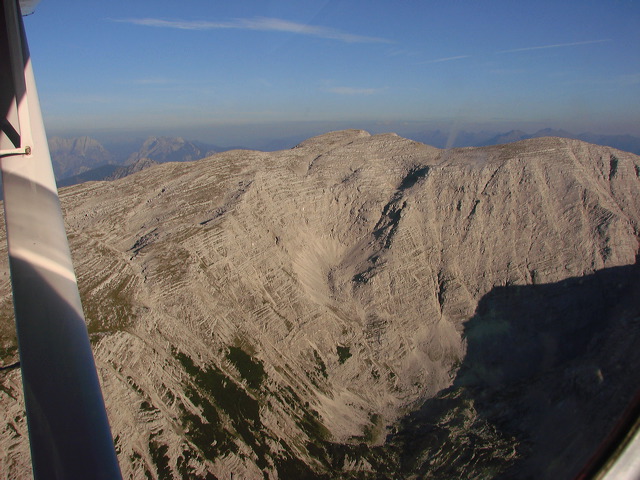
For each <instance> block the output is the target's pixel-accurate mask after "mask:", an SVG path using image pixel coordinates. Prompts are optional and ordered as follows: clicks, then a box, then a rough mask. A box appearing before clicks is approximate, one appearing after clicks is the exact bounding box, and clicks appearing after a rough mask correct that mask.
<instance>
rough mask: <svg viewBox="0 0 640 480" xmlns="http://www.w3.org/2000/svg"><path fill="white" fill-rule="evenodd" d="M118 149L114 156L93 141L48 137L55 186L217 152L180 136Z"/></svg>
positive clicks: (184, 160)
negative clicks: (56, 181) (55, 181)
mask: <svg viewBox="0 0 640 480" xmlns="http://www.w3.org/2000/svg"><path fill="white" fill-rule="evenodd" d="M118 147H119V148H115V151H116V152H117V153H114V152H112V151H109V150H107V149H106V148H105V147H104V146H103V145H102V144H101V143H99V142H98V141H97V140H95V139H93V138H89V137H78V138H60V137H51V138H50V139H49V150H50V152H51V161H52V163H53V170H54V173H55V175H56V179H57V180H58V186H59V187H66V186H70V185H76V184H78V183H82V182H87V181H93V180H115V179H116V178H122V177H123V176H126V175H129V174H131V173H133V172H134V171H138V170H141V169H142V168H146V167H148V166H150V165H152V164H155V163H166V162H188V161H193V160H198V159H200V158H204V157H206V156H209V155H212V154H214V153H215V152H217V151H220V150H221V149H220V148H219V147H215V146H213V145H206V144H204V143H200V142H190V141H187V140H185V139H183V138H181V137H149V138H147V139H146V140H144V141H140V142H139V143H137V142H133V143H125V144H118ZM112 148H113V147H112ZM133 165H135V167H133V168H132V166H133Z"/></svg>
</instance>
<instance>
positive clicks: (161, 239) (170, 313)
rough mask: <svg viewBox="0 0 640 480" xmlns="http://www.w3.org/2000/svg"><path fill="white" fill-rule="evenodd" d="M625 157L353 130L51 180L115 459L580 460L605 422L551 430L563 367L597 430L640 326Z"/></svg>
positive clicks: (188, 464) (9, 378)
mask: <svg viewBox="0 0 640 480" xmlns="http://www.w3.org/2000/svg"><path fill="white" fill-rule="evenodd" d="M639 177H640V158H639V157H637V156H635V155H632V154H628V153H624V152H621V151H617V150H614V149H611V148H607V147H599V146H595V145H591V144H587V143H583V142H580V141H577V140H569V139H560V138H538V139H531V140H526V141H522V142H518V143H514V144H509V145H499V146H493V147H484V148H464V149H452V150H439V149H436V148H433V147H429V146H426V145H424V144H420V143H417V142H413V141H410V140H407V139H404V138H401V137H398V136H396V135H394V134H384V135H375V136H371V135H369V134H368V133H367V132H364V131H355V130H349V131H342V132H333V133H330V134H326V135H322V136H319V137H315V138H312V139H309V140H307V141H305V142H303V143H301V144H300V145H298V146H297V147H296V148H293V149H291V150H286V151H279V152H272V153H265V152H258V151H246V150H236V151H229V152H224V153H221V154H217V155H214V156H212V157H210V158H207V159H204V160H200V161H198V162H194V163H168V164H163V165H158V166H154V167H152V168H147V169H144V170H142V171H140V172H138V173H136V174H133V175H130V176H127V177H125V178H122V179H120V180H116V181H113V182H98V183H91V184H84V185H77V186H75V187H71V188H68V189H64V190H62V191H61V200H62V204H63V208H64V210H65V216H66V222H67V228H68V234H69V239H70V243H71V248H72V252H73V257H74V263H75V266H76V271H77V275H78V281H79V285H80V290H81V296H82V299H83V305H84V309H85V314H86V318H87V323H88V328H89V331H90V334H91V338H92V342H93V346H94V352H95V357H96V362H97V365H98V370H99V374H100V376H101V379H102V384H103V390H104V394H105V398H106V402H107V408H108V413H109V417H110V421H111V425H112V429H113V433H114V436H115V442H116V449H117V451H118V455H119V458H120V462H121V465H122V469H123V473H124V475H125V477H126V478H145V475H147V476H150V477H152V478H168V477H171V476H175V477H185V478H198V477H200V478H206V477H207V475H210V477H208V478H211V475H215V477H216V478H229V477H230V476H231V474H234V475H235V476H236V477H238V478H241V477H242V478H261V477H264V478H314V477H315V478H351V477H353V478H356V477H357V478H379V477H396V478H404V477H406V478H412V477H411V476H412V475H422V478H448V477H447V475H449V476H451V475H454V476H456V475H457V476H463V477H464V476H469V477H471V476H474V475H475V476H476V477H482V478H486V477H492V476H498V475H501V474H505V475H507V474H508V473H509V471H510V470H509V469H510V468H514V467H515V466H519V467H520V468H521V469H522V470H521V472H524V473H523V475H524V474H529V473H531V472H534V473H535V475H534V476H535V478H545V475H547V474H548V475H547V476H546V478H562V476H563V475H564V476H567V475H571V474H573V473H575V468H576V465H579V464H580V463H581V462H583V461H584V459H585V456H588V454H589V453H590V452H589V449H590V448H592V447H593V446H594V444H595V443H597V441H598V440H597V438H596V437H597V436H593V437H588V438H586V439H584V441H582V440H581V441H582V443H580V445H577V444H576V445H572V446H570V448H563V447H562V445H560V443H561V442H555V443H554V444H553V445H550V444H549V443H545V442H544V441H543V438H544V435H545V434H547V433H548V432H549V430H548V428H550V427H549V425H552V423H553V420H554V419H556V418H557V416H558V415H557V411H558V410H557V409H556V410H554V409H555V408H556V407H558V405H561V404H562V402H563V398H564V397H563V393H562V392H563V391H564V390H563V389H564V387H565V386H566V385H575V392H577V393H575V394H573V393H571V394H570V397H568V398H570V400H569V402H570V403H571V402H573V403H571V405H572V406H575V407H576V409H578V410H580V411H584V412H587V414H586V415H588V416H589V415H590V416H591V417H589V418H592V417H595V416H596V412H597V411H599V409H604V410H602V411H605V412H606V415H605V416H604V417H606V420H605V419H604V417H602V422H601V423H600V424H598V426H597V429H598V432H604V431H606V429H607V428H608V427H609V426H610V425H611V422H612V421H613V420H614V418H615V413H614V411H613V410H607V408H609V407H606V408H605V404H606V403H607V402H605V400H604V399H605V397H607V395H606V392H607V391H615V392H617V393H618V394H619V395H618V398H619V402H618V403H619V404H623V403H624V398H626V397H628V396H629V395H630V391H631V390H632V389H633V388H635V379H634V378H633V371H634V370H633V368H631V367H630V366H625V369H624V370H620V369H619V368H618V369H617V370H616V365H617V364H619V362H618V360H622V358H626V357H620V355H623V353H620V352H631V351H633V346H634V345H636V346H637V343H635V344H634V340H633V338H632V337H628V336H625V334H624V333H625V332H635V331H637V325H638V321H639V319H640V312H638V309H637V305H636V304H635V303H634V302H632V301H630V300H629V299H630V298H637V296H635V297H633V296H632V294H631V293H630V292H632V291H634V290H633V289H634V288H636V287H637V274H636V273H635V270H634V269H635V267H633V265H635V263H636V255H637V252H638V236H639V234H640V225H639V221H640V201H639V200H638V199H639V198H640V178H639ZM0 245H4V240H3V239H0ZM5 258H6V255H2V254H1V253H0V259H1V261H2V264H1V265H0V267H1V269H0V271H3V272H5V273H4V274H3V275H2V276H0V279H1V280H2V281H1V282H0V286H1V289H0V292H3V293H2V295H3V297H2V303H1V304H0V314H1V318H2V321H1V322H0V329H2V330H0V331H1V332H2V334H3V337H2V340H3V348H4V352H5V354H4V357H3V362H4V363H5V364H7V365H8V364H10V363H12V362H14V361H15V341H14V340H13V338H14V337H11V333H10V332H11V323H10V322H11V316H10V312H11V307H10V305H11V304H10V291H9V282H8V273H6V272H7V267H6V260H5ZM634 275H635V276H634ZM596 278H599V279H601V280H602V282H604V283H602V284H599V283H598V282H600V281H601V280H597V281H595V283H593V281H592V279H596ZM581 279H582V280H581ZM581 281H582V282H583V283H580V282H581ZM584 284H586V285H587V286H588V290H585V288H587V287H585V288H582V285H584ZM598 285H606V288H604V289H600V288H599V287H598ZM597 292H600V293H598V294H599V295H600V294H601V295H603V296H604V297H603V298H605V297H606V302H605V303H604V304H600V303H598V302H597V301H596V304H597V305H598V307H597V308H596V307H595V306H593V305H592V304H591V303H588V302H590V301H591V302H592V301H593V299H594V298H597V297H595V296H594V295H595V294H596V293H597ZM565 294H566V295H567V299H566V302H565V301H564V300H563V299H562V296H563V295H565ZM569 298H570V299H569ZM624 299H626V300H624ZM618 300H620V301H618ZM622 300H624V302H627V303H624V302H623V301H622ZM509 302H512V303H509ZM513 302H516V303H513ZM518 302H519V303H518ZM585 302H587V303H585ZM621 305H626V306H625V307H624V308H622V307H621ZM592 307H593V308H592ZM625 342H626V343H625ZM635 350H638V349H637V348H636V349H635ZM584 358H586V359H587V360H586V363H584V362H582V361H581V359H584ZM614 360H615V361H614ZM627 360H628V361H629V362H631V363H632V364H633V365H636V366H637V363H638V361H639V359H638V356H637V355H635V356H633V355H631V354H630V357H629V358H628V359H627ZM598 372H600V373H598ZM558 378H561V380H558ZM0 380H2V385H3V387H2V391H1V392H0V412H2V414H3V417H2V418H5V419H6V421H5V423H4V424H3V425H2V426H1V427H0V428H1V429H2V430H1V433H0V457H1V458H2V462H1V463H0V471H1V472H2V473H1V475H2V476H4V477H20V476H22V475H25V474H27V472H28V471H29V468H30V467H29V456H28V444H27V441H26V425H25V421H24V415H23V414H22V413H21V411H22V410H21V405H20V402H21V391H20V387H19V385H20V381H19V371H17V370H15V369H14V370H7V371H0ZM536 386H537V387H536ZM552 387H553V388H552ZM545 389H547V390H545ZM544 391H553V392H554V393H555V396H548V398H547V397H545V402H547V403H544V402H542V403H540V402H541V400H540V401H539V397H540V395H541V393H540V392H544ZM483 392H484V393H483ZM501 392H502V396H501ZM585 392H587V393H585ZM483 395H484V396H483ZM492 402H493V403H492ZM492 404H495V405H500V409H499V411H497V409H496V408H491V405H492ZM619 406H620V405H617V407H619ZM510 408H511V410H509V409H510ZM562 408H565V407H561V409H562ZM566 408H567V409H568V410H569V407H566ZM611 409H613V407H611ZM568 410H567V411H568ZM574 410H575V409H574ZM574 410H572V411H574ZM527 412H529V413H527ZM549 412H556V413H549ZM519 419H520V420H521V422H520V423H518V421H519ZM545 425H546V426H547V427H545ZM545 428H547V430H545ZM566 428H567V430H569V429H573V431H574V432H576V435H580V434H581V432H582V431H583V430H584V428H585V426H584V424H582V425H581V422H580V421H579V418H575V419H569V420H567V422H566ZM581 428H582V429H583V430H580V429H581ZM580 438H583V437H580ZM487 452H492V453H491V454H488V453H487ZM558 458H560V459H562V461H563V462H565V464H566V465H567V467H566V468H565V469H564V470H562V469H559V470H558V469H556V470H553V471H552V472H551V473H549V472H546V471H542V472H541V471H539V470H535V468H534V467H532V466H531V465H532V464H533V463H536V464H538V465H540V464H543V465H544V464H548V463H549V462H552V461H554V459H558ZM470 459H472V460H470ZM447 465H450V467H447ZM448 468H449V470H447V469H448ZM527 469H529V470H527ZM451 472H455V474H452V473H451ZM531 474H532V475H533V473H531ZM552 474H553V475H554V476H550V475H552ZM516 476H517V475H516ZM523 478H524V477H523Z"/></svg>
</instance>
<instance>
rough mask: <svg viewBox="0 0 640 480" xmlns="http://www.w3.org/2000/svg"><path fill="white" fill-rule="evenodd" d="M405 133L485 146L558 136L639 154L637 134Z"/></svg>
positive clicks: (441, 143) (434, 142)
mask: <svg viewBox="0 0 640 480" xmlns="http://www.w3.org/2000/svg"><path fill="white" fill-rule="evenodd" d="M406 136H407V137H408V138H411V139H412V140H416V141H418V142H422V143H426V144H427V145H431V146H433V147H438V148H454V147H488V146H491V145H501V144H504V143H513V142H518V141H520V140H528V139H530V138H540V137H560V138H572V139H575V140H582V141H583V142H589V143H594V144H596V145H602V146H606V147H613V148H617V149H619V150H623V151H625V152H631V153H635V154H636V155H638V154H640V137H635V136H633V135H603V134H597V133H580V134H578V135H576V134H573V133H570V132H567V131H566V130H556V129H553V128H544V129H542V130H538V131H537V132H535V133H533V134H529V133H526V132H523V131H522V130H511V131H509V132H506V133H496V132H488V131H481V132H466V131H460V132H457V133H450V132H446V131H442V130H432V131H427V132H416V133H414V134H407V135H406Z"/></svg>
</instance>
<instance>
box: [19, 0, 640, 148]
mask: <svg viewBox="0 0 640 480" xmlns="http://www.w3.org/2000/svg"><path fill="white" fill-rule="evenodd" d="M25 26H26V29H27V34H28V38H29V44H30V49H31V53H32V58H33V62H34V68H35V71H36V78H37V82H38V88H39V93H40V99H41V105H42V109H43V113H44V116H45V122H46V126H47V129H48V131H49V132H50V133H55V134H65V133H68V134H78V133H87V134H93V133H95V132H103V133H104V132H106V131H120V130H128V131H131V132H136V131H138V130H139V131H145V132H153V131H157V132H158V133H159V134H170V133H172V132H175V133H176V134H180V135H183V136H186V137H188V138H197V137H203V136H205V137H206V136H208V137H210V138H201V139H203V140H210V141H217V142H219V143H224V135H226V134H225V133H224V132H230V131H231V130H229V129H230V128H231V127H233V128H236V130H238V131H239V129H242V128H245V130H251V132H253V133H252V134H253V135H263V136H268V135H286V134H287V133H291V132H292V131H293V130H296V128H301V126H302V125H305V124H312V123H314V122H315V123H314V124H316V125H319V124H322V125H325V124H326V125H329V126H330V125H334V124H335V125H348V126H353V127H358V126H360V125H362V127H363V128H367V126H368V125H371V124H378V125H388V126H389V130H394V127H396V126H399V125H405V126H406V125H416V126H419V127H420V128H427V126H442V127H443V128H452V127H451V125H454V124H455V125H456V128H467V129H473V128H475V129H479V128H496V129H498V130H505V129H510V128H524V129H527V128H528V129H529V130H531V129H534V128H538V127H547V126H548V127H552V128H565V129H568V130H570V131H573V132H576V133H579V132H582V131H587V130H591V131H596V132H599V133H633V134H640V109H639V108H638V106H640V3H639V2H638V1H636V0H602V1H595V0H581V1H573V0H565V1H561V2H559V1H557V0H555V1H538V2H534V1H527V2H524V1H517V0H510V1H507V0H494V1H485V2H480V1H465V0H446V1H445V0H443V1H412V0H396V1H376V0H369V1H355V0H340V1H338V0H336V1H305V2H302V1H299V0H296V1H269V0H260V1H256V0H252V1H242V0H236V1H223V0H219V1H205V0H184V1H180V2H176V1H166V0H154V1H151V0H127V1H121V0H110V1H108V2H78V1H71V0H42V1H41V2H40V4H39V5H38V7H37V9H36V12H35V14H33V15H31V16H28V17H26V18H25ZM278 126H280V129H279V127H278ZM381 128H382V127H381ZM225 129H226V130H225ZM216 132H218V133H216ZM189 133H192V135H189ZM228 140H229V141H234V140H236V139H235V138H233V139H232V138H228Z"/></svg>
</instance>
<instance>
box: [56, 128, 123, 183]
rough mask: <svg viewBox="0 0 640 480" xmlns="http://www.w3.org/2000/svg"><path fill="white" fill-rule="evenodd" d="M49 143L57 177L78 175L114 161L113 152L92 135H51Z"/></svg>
mask: <svg viewBox="0 0 640 480" xmlns="http://www.w3.org/2000/svg"><path fill="white" fill-rule="evenodd" d="M48 143H49V152H50V154H51V161H52V165H53V171H54V173H55V175H56V178H65V177H69V176H72V175H78V174H80V173H83V172H86V171H88V170H92V169H93V168H96V167H99V166H102V165H106V164H111V163H114V159H113V156H112V155H111V153H109V152H108V151H107V150H106V149H105V148H104V147H103V146H102V144H101V143H100V142H98V141H97V140H95V139H93V138H90V137H76V138H62V137H51V138H49V139H48Z"/></svg>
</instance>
